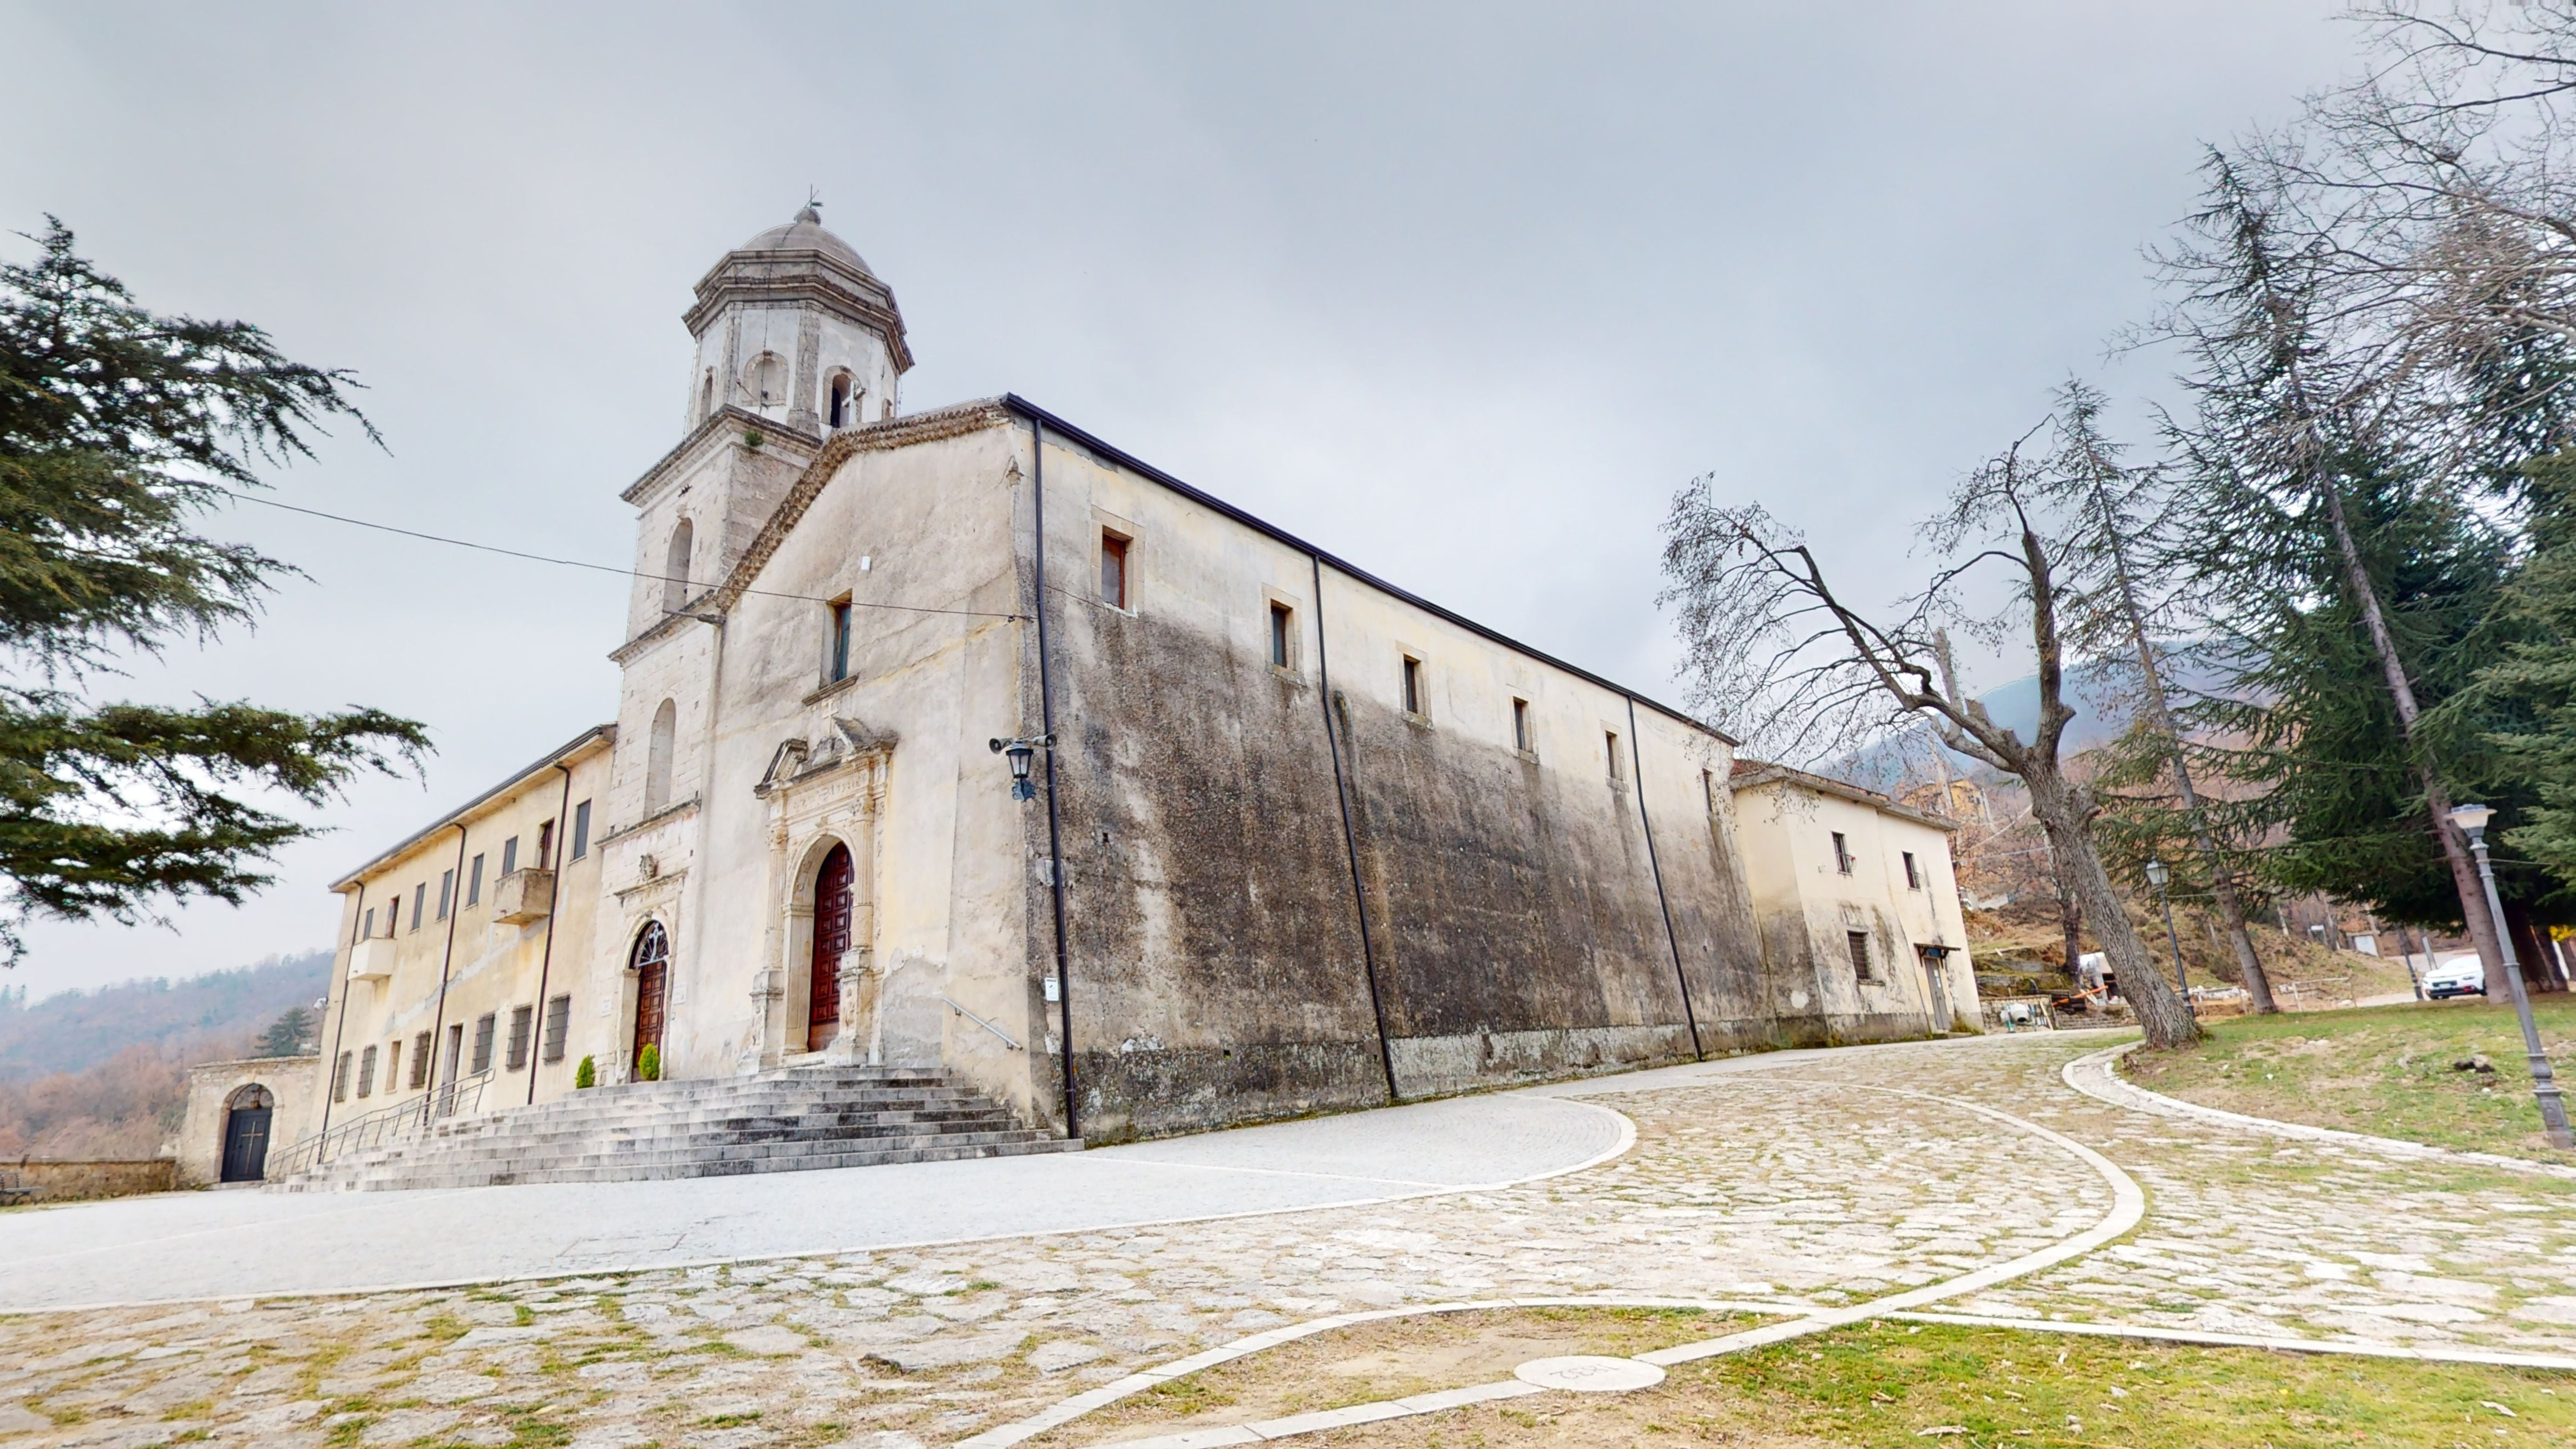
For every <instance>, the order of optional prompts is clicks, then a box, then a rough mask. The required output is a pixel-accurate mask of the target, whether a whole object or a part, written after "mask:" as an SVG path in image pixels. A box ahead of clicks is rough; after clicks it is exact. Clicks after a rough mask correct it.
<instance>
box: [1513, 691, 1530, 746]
mask: <svg viewBox="0 0 2576 1449" xmlns="http://www.w3.org/2000/svg"><path fill="white" fill-rule="evenodd" d="M1512 748H1513V749H1516V750H1518V751H1520V752H1521V753H1522V754H1524V755H1526V754H1529V753H1531V752H1532V751H1533V750H1534V749H1535V748H1536V747H1535V746H1533V745H1532V744H1530V717H1529V701H1528V700H1526V699H1516V700H1513V701H1512Z"/></svg>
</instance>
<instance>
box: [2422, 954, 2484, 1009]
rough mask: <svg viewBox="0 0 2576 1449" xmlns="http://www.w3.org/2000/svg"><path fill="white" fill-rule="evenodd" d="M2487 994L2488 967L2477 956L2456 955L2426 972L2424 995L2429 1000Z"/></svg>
mask: <svg viewBox="0 0 2576 1449" xmlns="http://www.w3.org/2000/svg"><path fill="white" fill-rule="evenodd" d="M2486 994H2487V968H2486V967H2485V965H2483V964H2482V963H2481V962H2480V961H2479V960H2478V958H2477V957H2475V956H2461V957H2456V958H2454V959H2452V960H2449V961H2445V962H2443V963H2442V964H2441V965H2439V966H2436V967H2434V968H2433V969H2432V970H2430V971H2427V972H2425V973H2424V995H2425V998H2426V999H2427V1000H2431V1001H2441V1000H2444V999H2446V998H2449V997H2453V996H2484V995H2486Z"/></svg>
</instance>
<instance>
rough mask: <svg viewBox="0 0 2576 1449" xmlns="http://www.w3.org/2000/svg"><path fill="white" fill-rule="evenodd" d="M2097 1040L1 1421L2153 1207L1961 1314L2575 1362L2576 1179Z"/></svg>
mask: <svg viewBox="0 0 2576 1449" xmlns="http://www.w3.org/2000/svg"><path fill="white" fill-rule="evenodd" d="M2101 1044H2102V1039H2101V1038H2099V1037H2082V1038H2056V1037H2048V1036H2037V1037H2027V1038H2013V1039H2004V1040H1988V1041H1977V1042H1965V1043H1944V1044H1930V1045H1923V1046H1916V1047H1898V1048H1885V1049H1873V1050H1865V1051H1851V1052H1844V1053H1834V1054H1826V1055H1822V1056H1804V1057H1799V1058H1788V1059H1783V1058H1747V1059H1739V1060H1736V1061H1732V1062H1726V1063H1712V1064H1710V1065H1709V1066H1707V1067H1688V1068H1678V1069H1672V1070H1667V1071H1663V1072H1655V1073H1645V1074H1639V1075H1637V1076H1633V1077H1627V1078H1619V1079H1613V1080H1607V1081H1598V1082H1591V1083H1584V1084H1576V1085H1573V1086H1570V1087H1558V1088H1553V1089H1550V1092H1551V1093H1555V1094H1565V1093H1571V1094H1580V1095H1583V1096H1586V1097H1587V1098H1589V1099H1590V1100H1593V1101H1597V1102H1600V1103H1603V1104H1605V1105H1608V1106H1611V1107H1614V1108H1616V1109H1617V1110H1619V1111H1620V1112H1623V1113H1625V1114H1627V1115H1628V1116H1629V1117H1630V1118H1631V1119H1632V1120H1633V1121H1634V1122H1635V1123H1636V1125H1637V1129H1638V1142H1637V1146H1636V1148H1635V1150H1634V1151H1633V1152H1631V1153H1629V1154H1628V1155H1627V1156H1625V1157H1623V1158H1621V1159H1619V1160H1617V1161H1615V1162H1612V1163H1609V1164H1607V1165H1604V1166H1602V1167H1599V1168H1595V1169H1592V1170H1590V1171H1587V1172H1583V1173H1579V1174H1575V1175H1572V1176H1567V1177H1560V1178H1554V1179H1550V1180H1547V1181H1543V1182H1538V1183H1532V1184H1528V1185H1526V1186H1521V1187H1514V1188H1508V1189H1503V1190H1500V1191H1490V1192H1469V1193H1461V1194H1455V1195H1451V1196H1445V1197H1437V1198H1422V1199H1415V1200H1410V1201H1404V1202H1394V1203H1382V1204H1377V1205H1374V1206H1363V1207H1331V1208H1319V1209H1310V1210H1302V1211H1294V1212H1282V1213H1277V1214H1273V1215H1269V1216H1262V1217H1247V1218H1235V1219H1230V1220H1225V1221H1218V1222H1207V1223H1194V1224H1187V1225H1182V1226H1177V1227H1158V1228H1134V1229H1119V1230H1111V1231H1099V1232H1087V1233H1073V1234H1061V1235H1054V1236H1044V1237H1031V1238H1021V1239H1014V1240H1008V1241H1000V1242H989V1243H977V1244H971V1245H964V1246H959V1247H955V1248H941V1249H929V1250H921V1251H904V1252H877V1253H865V1254H850V1255H842V1256H837V1257H826V1258H812V1259H802V1260H795V1261H786V1262H766V1263H757V1264H735V1265H731V1266H726V1267H709V1268H699V1269H688V1270H675V1269H656V1270H651V1271H644V1272H636V1273H630V1274H619V1275H609V1274H597V1275H593V1276H589V1277H584V1278H577V1279H569V1280H566V1279H558V1280H552V1281H543V1282H531V1283H514V1284H502V1285H496V1286H493V1287H489V1288H482V1289H474V1290H455V1291H436V1292H410V1293H379V1294H369V1295H361V1296H354V1297H343V1298H331V1299H275V1300H248V1299H239V1300H228V1301H222V1302H215V1303H207V1304H200V1305H189V1306H181V1307H161V1308H150V1309H124V1310H96V1311H87V1312H64V1313H47V1314H27V1315H20V1316H15V1317H10V1318H6V1319H0V1439H5V1440H7V1441H8V1442H9V1443H10V1444H11V1449H16V1446H17V1444H19V1443H20V1442H23V1443H25V1444H27V1445H28V1446H30V1449H33V1446H47V1449H52V1446H61V1449H74V1446H78V1449H148V1446H154V1445H160V1444H167V1443H174V1442H180V1441H207V1442H217V1443H235V1442H244V1441H253V1440H256V1441H258V1442H259V1444H260V1446H261V1449H324V1446H332V1449H356V1446H389V1445H403V1444H411V1443H414V1442H427V1443H430V1444H437V1445H445V1444H459V1443H461V1444H473V1445H485V1446H501V1445H524V1446H529V1449H537V1446H552V1445H557V1444H568V1445H569V1446H570V1449H641V1446H645V1445H648V1444H650V1445H659V1446H662V1449H770V1446H784V1449H820V1446H826V1445H852V1446H858V1449H901V1446H910V1445H919V1444H939V1443H946V1442H950V1441H953V1440H955V1439H958V1438H962V1437H965V1436H966V1435H968V1434H971V1433H974V1432H976V1431H978V1430H980V1429H984V1428H989V1427H991V1426H992V1425H994V1424H996V1423H1000V1422H1004V1421H1007V1420H1011V1419H1016V1418H1019V1417H1022V1416H1024V1415H1026V1414H1029V1413H1032V1412H1034V1411H1036V1410H1037V1409H1040V1408H1042V1407H1044V1406H1046V1405H1048V1404H1051V1403H1053V1402H1055V1401H1057V1400H1059V1399H1062V1398H1064V1397H1066V1396H1068V1395H1070V1394H1073V1393H1075V1392H1078V1391H1080V1390H1082V1389H1085V1388H1088V1387H1091V1386H1092V1385H1095V1384H1098V1383H1102V1382H1106V1381H1108V1380H1110V1379H1114V1378H1117V1377H1121V1376H1123V1375H1125V1374H1128V1373H1130V1372H1133V1371H1134V1370H1136V1369H1139V1368H1142V1367H1146V1366H1149V1365H1151V1364H1154V1363H1158V1362H1163V1361H1166V1360H1169V1359H1171V1358H1174V1357H1178V1356H1181V1355H1184V1354H1187V1353H1190V1352H1194V1351H1196V1350H1198V1349H1201V1348H1206V1347H1211V1346H1214V1345H1217V1344H1221V1343H1224V1342H1227V1341H1229V1340H1232V1339H1235V1338H1239V1337H1242V1336H1244V1335H1246V1334H1249V1333H1253V1332H1257V1331H1259V1330H1262V1329H1265V1328H1270V1327H1275V1326H1278V1325H1281V1324H1285V1323H1289V1322H1293V1321H1297V1320H1302V1319H1307V1318H1312V1317H1316V1316H1318V1315H1322V1314H1327V1313H1332V1312H1336V1311H1341V1310H1345V1309H1350V1308H1355V1307H1361V1306H1390V1305H1402V1304H1408V1303H1429V1302H1438V1301H1454V1300H1458V1299H1464V1298H1491V1297H1499V1296H1507V1295H1508V1296H1555V1295H1573V1296H1580V1295H1585V1294H1595V1293H1599V1294H1624V1295H1637V1294H1658V1295H1667V1296H1672V1297H1686V1298H1700V1297H1707V1298H1729V1299H1739V1300H1755V1301H1768V1302H1776V1303H1779V1304H1780V1305H1782V1306H1783V1308H1784V1309H1786V1308H1791V1307H1795V1306H1817V1305H1831V1304H1842V1303H1849V1302H1855V1301H1859V1300H1861V1299H1865V1298H1868V1297H1871V1296H1874V1295H1877V1294H1881V1293H1885V1292H1889V1291H1893V1290H1896V1289H1899V1288H1903V1287H1910V1286H1915V1285H1919V1284H1923V1283H1929V1282H1933V1281H1936V1280H1938V1279H1943V1278H1948V1277H1951V1276H1954V1275H1956V1274H1958V1273H1960V1272H1963V1271H1968V1270H1970V1269H1974V1268H1976V1267H1980V1266H1983V1265H1987V1264H1991V1263H1995V1262H1999V1261H2002V1260H2004V1259H2007V1258H2011V1257H2014V1256H2017V1255H2019V1254H2021V1253H2025V1252H2028V1251H2031V1250H2032V1249H2035V1248H2038V1247H2041V1246H2044V1245H2046V1244H2049V1243H2051V1242H2055V1241H2058V1240H2061V1239H2063V1238H2066V1237H2068V1236H2071V1235H2073V1234H2074V1233H2076V1232H2079V1231H2081V1230H2083V1229H2085V1228H2087V1227H2090V1226H2092V1225H2093V1224H2094V1223H2095V1222H2097V1221H2099V1220H2100V1218H2101V1217H2102V1215H2103V1213H2104V1212H2105V1211H2106V1209H2107V1207H2108V1205H2109V1200H2110V1194H2109V1189H2108V1186H2107V1185H2106V1184H2105V1183H2104V1181H2103V1180H2102V1178H2101V1177H2100V1176H2098V1175H2096V1174H2095V1173H2094V1172H2093V1171H2092V1170H2091V1169H2090V1168H2088V1167H2086V1166H2085V1165H2084V1164H2083V1163H2081V1162H2079V1161H2076V1160H2075V1159H2074V1158H2073V1157H2072V1156H2071V1155H2069V1154H2067V1153H2065V1152H2063V1151H2061V1150H2059V1149H2056V1148H2052V1147H2050V1146H2048V1145H2047V1144H2045V1143H2042V1142H2039V1141H2037V1140H2035V1139H2032V1138H2029V1137H2027V1136H2025V1135H2023V1134H2020V1133H2016V1132H2012V1131H2011V1130H2010V1129H2008V1128H2004V1127H2000V1126H1998V1125H1997V1124H1995V1123H1993V1122H1991V1121H1990V1120H1988V1119H1986V1118H1982V1117H1979V1116H1976V1115H1974V1114H1972V1113H1968V1112H1965V1111H1962V1110H1960V1109H1958V1108H1956V1107H1953V1106H1948V1105H1945V1104H1943V1103H1940V1102H1937V1101H1928V1100H1924V1099H1920V1098H1913V1097H1899V1096H1893V1095H1889V1094H1885V1093H1880V1092H1861V1091H1855V1090H1850V1089H1851V1088H1855V1087H1862V1086H1896V1087H1904V1088H1907V1089H1910V1090H1913V1091H1917V1092H1926V1093H1934V1094H1940V1095H1946V1096H1953V1097H1957V1098H1961V1099H1965V1100H1970V1101H1975V1102H1978V1103H1980V1104H1984V1105H1987V1106H1991V1107H1996V1108H2000V1109H2001V1110H2004V1111H2007V1112H2011V1113H2014V1114H2016V1115H2019V1116H2022V1117H2025V1118H2028V1119H2030V1120H2032V1121H2035V1122H2038V1123H2041V1124H2043V1125H2046V1126H2049V1127H2051V1128H2054V1129H2056V1130H2057V1131H2060V1132H2063V1133H2065V1134H2067V1135H2068V1136H2070V1137H2073V1138H2075V1139H2077V1140H2079V1141H2082V1142H2085V1143H2087V1144H2089V1145H2092V1146H2094V1147H2096V1148H2098V1149H2100V1150H2101V1151H2103V1152H2104V1153H2106V1154H2107V1155H2108V1156H2109V1157H2111V1158H2112V1159H2113V1160H2114V1161H2116V1162H2118V1163H2119V1164H2120V1165H2121V1166H2122V1167H2124V1168H2126V1169H2127V1170H2128V1171H2129V1172H2130V1173H2131V1174H2132V1175H2134V1176H2135V1177H2137V1178H2138V1180H2139V1181H2140V1182H2142V1183H2144V1184H2145V1185H2146V1187H2147V1189H2148V1191H2149V1193H2150V1195H2151V1199H2150V1204H2149V1214H2148V1217H2147V1220H2146V1222H2145V1223H2144V1224H2143V1225H2142V1226H2141V1227H2140V1228H2139V1229H2138V1230H2137V1231H2136V1232H2134V1233H2132V1234H2130V1235H2129V1236H2128V1237H2127V1238H2125V1239H2123V1240H2122V1241H2120V1242H2117V1243H2114V1244H2112V1245H2110V1246H2109V1247H2107V1248H2105V1249H2102V1250H2101V1251H2098V1252H2096V1253H2094V1254H2092V1255H2090V1256H2089V1257H2086V1258H2083V1259H2080V1260H2078V1261H2075V1262H2073V1263H2069V1264H2065V1265H2063V1266H2060V1267H2058V1268H2055V1269H2051V1270H2047V1271H2044V1272H2042V1273H2040V1274H2038V1275H2035V1276H2034V1277H2032V1278H2029V1279H2024V1280H2019V1281H2016V1282H2012V1283H2008V1284H2005V1285H2003V1286H2001V1287H1998V1288H1995V1289H1992V1290H1989V1291H1987V1292H1985V1293H1982V1294H1979V1295H1976V1296H1974V1297H1970V1298H1967V1299H1964V1300H1960V1301H1958V1302H1955V1303H1950V1304H1944V1305H1943V1306H1944V1307H1945V1308H1953V1309H1957V1310H1961V1311H1967V1312H1976V1313H1986V1314H2000V1315H2014V1316H2027V1315H2035V1314H2045V1315H2051V1316H2060V1317H2068V1318H2081V1319H2093V1320H2110V1321H2119V1322H2127V1323H2139V1324H2154V1325H2162V1326H2178V1327H2195V1328H2205V1329H2213V1330H2221V1331H2228V1332H2248V1331H2253V1332H2262V1333H2271V1334H2292V1335H2301V1336H2312V1337H2362V1338H2368V1339H2371V1340H2373V1341H2380V1342H2396V1343H2405V1344H2412V1345H2417V1346H2424V1347H2435V1346H2443V1345H2457V1346H2479V1347H2493V1348H2512V1349H2518V1350H2523V1351H2541V1352H2558V1353H2567V1352H2571V1351H2576V1184H2571V1183H2562V1182H2555V1181H2535V1180H2531V1179H2507V1178H2505V1177H2503V1176H2501V1175H2491V1174H2487V1173H2484V1172H2477V1171H2461V1170H2458V1169H2456V1168H2449V1167H2445V1166H2444V1165H2441V1164H2435V1163H2416V1162H2396V1161H2388V1160H2384V1159H2377V1158H2372V1157H2369V1156H2367V1155H2365V1154H2359V1153H2349V1152H2344V1151H2339V1150H2337V1149H2334V1148H2332V1147H2329V1146H2322V1145H2316V1144H2307V1143H2299V1142H2292V1141H2283V1140H2278V1139H2270V1138H2262V1137H2257V1136H2254V1135H2251V1134H2239V1133H2232V1132H2229V1131H2227V1130H2226V1129H2222V1128H2217V1127H2207V1128H2204V1127H2200V1126H2197V1125H2194V1124H2187V1123H2177V1122H2173V1121H2169V1120H2165V1119H2161V1118H2154V1117H2147V1116H2143V1115H2137V1114H2132V1113H2127V1112H2124V1111H2121V1110H2119V1109H2116V1108H2112V1107H2110V1106H2107V1105H2105V1104H2101V1103H2096V1102H2093V1101H2091V1100H2090V1099H2088V1098H2084V1097H2081V1096H2078V1095H2076V1094H2075V1093H2073V1092H2071V1091H2070V1090H2068V1089H2067V1088H2066V1087H2065V1086H2064V1085H2063V1084H2062V1083H2060V1082H2059V1081H2058V1079H2057V1075H2056V1074H2057V1071H2058V1069H2059V1068H2060V1066H2062V1064H2063V1063H2064V1062H2065V1061H2066V1060H2067V1059H2069V1058H2071V1057H2073V1056H2075V1055H2078V1054H2080V1053H2081V1052H2083V1051H2086V1050H2089V1049H2091V1048H2093V1047H2096V1046H2099V1045H2101Z"/></svg>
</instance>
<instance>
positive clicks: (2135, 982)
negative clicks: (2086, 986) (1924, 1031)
mask: <svg viewBox="0 0 2576 1449" xmlns="http://www.w3.org/2000/svg"><path fill="white" fill-rule="evenodd" d="M2034 776H2035V778H2034ZM2023 779H2024V780H2025V782H2026V783H2028V784H2029V786H2030V809H2031V814H2032V815H2034V816H2036V817H2038V819H2039V823H2040V825H2041V827H2042V828H2044V829H2046V830H2047V831H2048V843H2049V846H2050V848H2051V849H2052V850H2054V851H2055V852H2056V853H2057V858H2058V860H2059V862H2060V863H2061V865H2062V867H2063V868H2064V870H2065V872H2066V874H2067V876H2068V877H2069V878H2070V879H2071V880H2072V881H2073V883H2074V886H2075V895H2076V898H2077V899H2078V900H2080V901H2082V902H2083V904H2084V918H2085V920H2086V921H2087V922H2088V923H2090V924H2091V925H2092V927H2093V939H2094V940H2096V941H2099V942H2101V943H2102V951H2103V954H2104V955H2106V956H2108V957H2109V958H2110V962H2111V970H2112V971H2113V972H2114V973H2116V974H2117V975H2118V977H2119V979H2120V994H2121V995H2122V996H2124V997H2127V998H2128V1001H2129V1008H2130V1010H2132V1011H2134V1012H2136V1013H2137V1016H2138V1025H2139V1026H2141V1027H2142V1028H2144V1029H2145V1031H2146V1035H2147V1045H2148V1046H2150V1047H2152V1048H2155V1049H2157V1050H2159V1051H2162V1050H2169V1049H2171V1048H2174V1047H2182V1046H2189V1045H2191V1044H2192V1043H2193V1042H2196V1041H2198V1040H2200V1023H2199V1022H2197V1021H2195V1020H2193V1019H2192V1014H2191V1006H2190V1004H2189V1003H2187V1002H2185V1001H2184V1000H2183V998H2182V996H2181V994H2180V993H2178V992H2177V991H2175V990H2174V986H2173V983H2172V982H2170V981H2167V980H2165V978H2164V974H2163V973H2162V972H2161V971H2160V970H2158V969H2157V967H2156V963H2155V957H2154V955H2153V954H2152V953H2150V952H2149V951H2148V949H2147V944H2146V942H2144V941H2142V940H2140V939H2139V938H2138V931H2137V927H2135V926H2134V925H2132V924H2130V922H2129V910H2128V906H2127V905H2126V904H2125V903H2123V902H2122V901H2121V899H2120V893H2119V891H2118V890H2117V889H2116V888H2114V887H2113V886H2112V884H2111V874H2110V872H2109V871H2106V870H2104V869H2103V868H2102V857H2101V856H2099V855H2097V854H2095V853H2094V850H2093V841H2092V837H2091V836H2090V835H2089V834H2087V833H2086V831H2085V829H2084V825H2085V817H2084V811H2083V808H2082V806H2081V805H2080V804H2079V803H2078V802H2077V800H2076V798H2075V794H2074V791H2073V790H2072V788H2070V787H2069V786H2068V784H2067V782H2066V780H2065V778H2064V777H2063V776H2060V775H2058V774H2056V773H2055V772H2054V771H2045V772H2042V771H2034V772H2033V775H2026V776H2024V777H2023Z"/></svg>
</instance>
